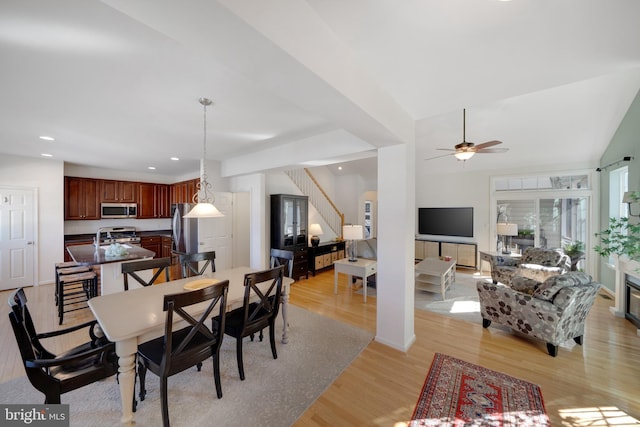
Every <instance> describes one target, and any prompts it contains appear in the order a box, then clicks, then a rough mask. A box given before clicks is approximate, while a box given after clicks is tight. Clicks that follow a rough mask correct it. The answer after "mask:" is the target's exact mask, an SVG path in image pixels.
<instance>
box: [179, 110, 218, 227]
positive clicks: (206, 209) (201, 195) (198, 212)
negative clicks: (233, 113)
mask: <svg viewBox="0 0 640 427" xmlns="http://www.w3.org/2000/svg"><path fill="white" fill-rule="evenodd" d="M199 102H200V104H202V106H203V108H204V140H203V144H202V160H201V161H200V182H199V183H198V184H197V185H196V194H194V195H193V202H194V203H196V205H195V206H194V207H193V209H191V210H190V211H189V213H187V214H186V215H184V218H220V217H223V216H224V214H223V213H222V212H220V211H219V210H218V209H217V208H216V207H215V206H214V205H213V202H214V201H215V198H214V196H213V190H212V189H213V186H212V185H211V184H209V181H207V178H208V177H207V106H209V105H211V104H213V102H212V101H211V100H210V99H208V98H200V100H199Z"/></svg>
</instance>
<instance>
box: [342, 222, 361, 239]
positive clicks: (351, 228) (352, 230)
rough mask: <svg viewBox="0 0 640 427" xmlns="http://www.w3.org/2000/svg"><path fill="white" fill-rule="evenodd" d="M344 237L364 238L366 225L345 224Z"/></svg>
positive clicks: (343, 228)
mask: <svg viewBox="0 0 640 427" xmlns="http://www.w3.org/2000/svg"><path fill="white" fill-rule="evenodd" d="M342 238H343V239H345V240H362V239H363V238H364V227H362V226H361V225H343V226H342Z"/></svg>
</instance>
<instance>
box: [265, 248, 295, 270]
mask: <svg viewBox="0 0 640 427" xmlns="http://www.w3.org/2000/svg"><path fill="white" fill-rule="evenodd" d="M293 257H294V254H293V251H286V250H284V249H273V248H271V268H275V267H278V266H281V265H283V266H284V271H285V276H286V277H292V276H293Z"/></svg>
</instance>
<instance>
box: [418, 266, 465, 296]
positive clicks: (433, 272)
mask: <svg viewBox="0 0 640 427" xmlns="http://www.w3.org/2000/svg"><path fill="white" fill-rule="evenodd" d="M415 270H416V289H420V290H423V291H428V292H440V293H441V294H442V300H443V301H444V299H445V293H446V291H447V289H448V288H449V286H451V284H452V283H453V281H454V280H455V279H456V260H455V259H452V260H450V261H442V260H440V259H438V258H425V259H423V260H422V261H420V262H419V263H417V264H416V266H415Z"/></svg>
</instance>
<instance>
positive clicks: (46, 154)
mask: <svg viewBox="0 0 640 427" xmlns="http://www.w3.org/2000/svg"><path fill="white" fill-rule="evenodd" d="M40 155H41V156H42V157H53V154H49V153H42V154H40Z"/></svg>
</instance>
